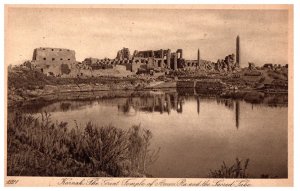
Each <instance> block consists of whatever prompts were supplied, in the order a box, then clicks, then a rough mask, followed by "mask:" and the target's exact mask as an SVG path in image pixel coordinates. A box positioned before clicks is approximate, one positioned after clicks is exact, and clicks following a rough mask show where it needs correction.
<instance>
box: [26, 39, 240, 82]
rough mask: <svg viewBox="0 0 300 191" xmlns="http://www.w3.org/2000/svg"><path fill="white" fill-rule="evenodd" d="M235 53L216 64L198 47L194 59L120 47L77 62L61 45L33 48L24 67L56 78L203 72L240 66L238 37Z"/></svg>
mask: <svg viewBox="0 0 300 191" xmlns="http://www.w3.org/2000/svg"><path fill="white" fill-rule="evenodd" d="M236 54H237V55H236V56H235V55H234V54H230V55H228V56H226V57H225V58H224V59H219V60H218V61H217V62H216V63H215V62H211V61H207V60H203V59H201V58H200V50H199V49H198V52H197V59H196V60H187V59H184V57H183V50H182V49H177V50H176V51H174V52H172V51H171V50H170V49H159V50H135V51H133V54H132V55H131V54H130V50H129V48H125V47H124V48H122V49H121V50H119V51H118V52H117V55H116V57H115V58H113V59H110V58H103V59H99V58H91V57H90V58H86V59H84V60H83V61H82V62H77V61H76V58H75V51H74V50H69V49H62V48H43V47H41V48H36V49H34V51H33V58H32V61H31V62H28V63H27V64H26V67H28V68H31V69H37V70H39V71H40V72H42V73H45V74H47V75H52V76H57V77H76V76H77V77H78V76H87V77H89V76H99V75H100V76H101V75H116V74H120V75H123V76H126V75H132V74H141V73H145V74H154V73H162V74H164V73H166V72H169V71H177V70H181V71H204V72H232V71H235V70H237V69H238V68H239V67H240V46H239V36H237V39H236Z"/></svg>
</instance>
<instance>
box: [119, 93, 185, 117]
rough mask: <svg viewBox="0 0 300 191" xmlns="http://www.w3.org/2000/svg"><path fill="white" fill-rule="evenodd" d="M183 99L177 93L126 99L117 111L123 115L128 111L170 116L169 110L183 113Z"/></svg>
mask: <svg viewBox="0 0 300 191" xmlns="http://www.w3.org/2000/svg"><path fill="white" fill-rule="evenodd" d="M183 104H184V98H183V97H180V96H178V94H177V93H168V94H156V95H153V96H145V97H130V98H127V100H126V102H125V103H124V104H121V105H118V110H119V111H122V112H123V113H128V112H130V109H131V108H132V109H134V110H135V111H144V112H159V113H161V114H162V113H168V114H170V112H171V110H174V111H176V112H177V113H182V112H183Z"/></svg>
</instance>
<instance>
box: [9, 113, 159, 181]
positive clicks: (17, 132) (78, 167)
mask: <svg viewBox="0 0 300 191" xmlns="http://www.w3.org/2000/svg"><path fill="white" fill-rule="evenodd" d="M151 137H152V134H151V132H150V131H149V130H142V129H141V128H140V126H134V127H132V128H131V129H129V130H123V129H121V128H116V127H114V126H112V125H109V126H103V127H98V126H97V125H94V124H92V123H91V122H89V123H88V124H86V126H85V127H84V128H80V127H78V126H77V125H75V127H73V128H69V127H68V123H66V122H59V123H58V122H56V123H54V122H52V121H51V118H50V115H49V114H47V113H44V114H42V115H41V119H37V118H34V117H32V116H31V115H22V114H20V113H15V114H14V115H13V116H9V119H8V128H7V141H8V143H7V175H9V176H79V177H81V176H82V177H85V176H89V177H99V176H102V177H103V176H114V177H127V176H131V177H141V176H145V175H146V173H147V171H146V168H147V167H148V166H149V165H150V164H151V163H153V162H155V160H156V159H157V158H158V153H159V150H156V151H153V150H151V149H150V148H149V146H150V140H151Z"/></svg>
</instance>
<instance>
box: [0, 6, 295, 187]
mask: <svg viewBox="0 0 300 191" xmlns="http://www.w3.org/2000/svg"><path fill="white" fill-rule="evenodd" d="M125 3H126V4H141V3H143V4H294V108H295V109H294V140H295V142H294V156H295V157H294V163H295V164H294V165H295V166H294V187H293V188H216V187H214V188H211V187H210V188H203V187H202V188H191V187H189V188H188V189H191V190H196V189H197V190H198V189H205V190H206V189H209V190H246V189H254V190H256V189H257V190H258V189H259V190H261V189H266V190H274V189H275V190H299V189H300V187H299V180H300V177H299V161H300V159H299V152H300V150H299V147H298V145H299V138H298V137H299V128H300V125H299V113H300V111H299V109H300V108H299V97H300V94H299V86H298V83H299V78H300V77H299V76H298V74H299V72H300V71H299V65H300V60H299V53H300V52H299V42H300V41H299V34H300V31H299V23H300V21H299V18H300V15H299V11H300V10H299V8H300V1H297V0H265V1H262V0H210V1H209V0H198V1H196V0H176V1H174V0H164V1H158V0H154V1H150V0H143V2H141V1H138V0H126V1H121V0H110V1H108V0H107V1H103V0H98V1H97V0H72V1H70V2H68V1H66V0H40V1H33V0H25V1H22V0H3V1H2V6H1V7H0V13H1V15H2V17H1V18H2V19H0V22H1V26H2V28H3V29H2V30H1V33H2V34H1V42H3V43H2V45H1V51H0V58H2V70H0V71H1V76H2V80H3V81H2V83H1V84H0V87H1V88H0V89H1V95H2V96H3V97H2V98H1V99H0V103H1V106H2V110H0V112H1V117H0V124H1V128H2V131H1V141H0V145H1V146H0V153H2V155H1V156H2V157H1V162H0V169H1V187H4V177H3V176H4V156H3V154H4V109H5V108H4V87H5V84H4V4H125ZM297 86H298V87H297ZM297 180H298V181H297ZM4 189H8V190H10V189H22V190H24V189H25V190H31V189H33V188H9V187H4ZM35 189H41V188H35ZM42 189H51V190H52V189H55V190H63V189H66V188H42ZM70 189H72V190H73V189H74V190H82V189H84V190H85V189H87V188H74V187H72V188H70ZM88 189H101V190H103V189H109V190H124V188H112V187H110V188H88ZM140 189H141V188H132V187H129V188H125V190H140ZM142 189H147V190H148V189H158V190H162V189H164V190H165V189H167V190H169V189H172V190H173V189H174V190H178V191H179V190H182V189H184V188H183V187H179V188H173V187H172V188H142Z"/></svg>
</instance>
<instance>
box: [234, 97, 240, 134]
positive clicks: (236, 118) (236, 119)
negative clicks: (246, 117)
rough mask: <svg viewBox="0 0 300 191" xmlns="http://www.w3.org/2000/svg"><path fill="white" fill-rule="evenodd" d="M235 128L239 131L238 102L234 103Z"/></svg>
mask: <svg viewBox="0 0 300 191" xmlns="http://www.w3.org/2000/svg"><path fill="white" fill-rule="evenodd" d="M235 126H236V128H237V129H239V126H240V102H239V101H235Z"/></svg>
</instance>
